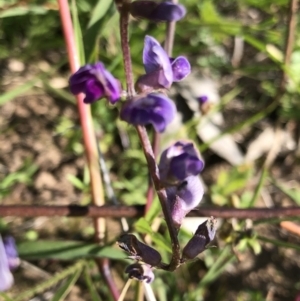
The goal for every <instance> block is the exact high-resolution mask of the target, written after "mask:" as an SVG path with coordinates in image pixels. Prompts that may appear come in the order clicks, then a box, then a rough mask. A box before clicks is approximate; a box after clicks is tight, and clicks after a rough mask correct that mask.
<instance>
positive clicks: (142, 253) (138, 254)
mask: <svg viewBox="0 0 300 301" xmlns="http://www.w3.org/2000/svg"><path fill="white" fill-rule="evenodd" d="M117 244H118V245H119V247H120V248H121V249H123V250H124V251H126V252H127V253H129V254H130V258H132V259H135V260H137V261H143V262H145V263H147V264H149V265H150V266H157V265H158V264H160V262H161V255H160V254H159V253H158V252H157V251H156V250H155V249H153V248H151V247H149V246H147V245H145V244H144V243H142V242H140V241H139V240H138V239H137V238H136V237H135V236H134V235H133V234H123V235H121V237H120V238H119V240H118V241H117Z"/></svg>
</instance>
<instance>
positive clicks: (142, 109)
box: [120, 93, 176, 133]
mask: <svg viewBox="0 0 300 301" xmlns="http://www.w3.org/2000/svg"><path fill="white" fill-rule="evenodd" d="M175 113H176V107H175V104H174V103H173V101H172V100H171V99H169V98H168V97H167V96H165V95H164V94H159V93H150V94H148V95H145V96H141V97H138V98H135V99H133V100H131V101H127V102H126V103H125V104H124V106H123V108H122V109H121V113H120V117H121V119H122V120H124V121H126V122H128V123H130V124H133V125H146V124H152V125H153V127H154V129H155V130H156V131H157V132H160V133H161V132H163V131H164V130H165V128H166V126H167V125H168V124H169V123H170V122H171V121H172V120H173V118H174V117H175Z"/></svg>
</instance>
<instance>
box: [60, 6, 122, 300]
mask: <svg viewBox="0 0 300 301" xmlns="http://www.w3.org/2000/svg"><path fill="white" fill-rule="evenodd" d="M58 4H59V12H60V17H61V22H62V27H63V32H64V36H65V42H66V46H67V52H68V58H69V63H70V69H71V72H72V73H74V72H76V71H77V70H78V69H79V67H80V60H79V55H78V52H77V50H76V46H75V39H74V31H73V25H72V20H71V15H70V9H69V5H68V1H67V0H58ZM76 99H77V106H78V112H79V116H80V122H81V127H82V133H83V142H84V148H85V153H86V157H87V164H88V167H89V172H90V179H91V192H92V202H93V204H94V205H96V206H102V205H104V193H103V186H102V179H101V173H100V168H99V164H98V153H97V151H98V150H97V142H96V137H95V132H94V128H93V122H92V116H91V111H90V107H89V106H87V105H85V104H84V103H83V94H79V95H77V97H76ZM93 222H94V229H95V241H96V242H98V243H103V241H104V238H105V219H104V218H94V219H93ZM96 262H97V265H98V268H99V270H100V271H102V274H103V277H104V279H105V280H106V283H107V285H108V287H109V288H110V291H111V293H112V295H113V297H114V299H115V300H117V299H118V295H119V293H118V292H117V290H116V285H115V284H114V282H113V279H112V277H111V275H110V273H105V271H106V269H108V261H105V260H96Z"/></svg>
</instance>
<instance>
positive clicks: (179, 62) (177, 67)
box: [172, 56, 191, 82]
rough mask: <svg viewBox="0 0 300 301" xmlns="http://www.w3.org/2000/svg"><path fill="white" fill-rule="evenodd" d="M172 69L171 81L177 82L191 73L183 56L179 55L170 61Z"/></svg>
mask: <svg viewBox="0 0 300 301" xmlns="http://www.w3.org/2000/svg"><path fill="white" fill-rule="evenodd" d="M172 71H173V81H174V82H178V81H181V80H182V79H184V78H185V77H187V76H188V75H189V74H190V73H191V65H190V63H189V61H188V60H187V59H186V58H185V57H183V56H179V57H177V58H176V59H175V60H173V62H172Z"/></svg>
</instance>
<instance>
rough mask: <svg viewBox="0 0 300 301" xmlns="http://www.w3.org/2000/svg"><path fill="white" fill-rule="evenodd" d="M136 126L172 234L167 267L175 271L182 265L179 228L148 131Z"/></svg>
mask: <svg viewBox="0 0 300 301" xmlns="http://www.w3.org/2000/svg"><path fill="white" fill-rule="evenodd" d="M136 128H137V132H138V135H139V138H140V141H141V143H142V147H143V151H144V154H145V157H146V160H147V163H148V169H149V172H150V175H151V177H152V181H153V184H154V187H155V189H156V193H157V195H158V198H159V201H160V205H161V208H162V211H163V214H164V217H165V220H166V224H167V227H168V231H169V234H170V238H171V242H172V259H171V262H170V264H169V266H168V268H167V269H168V270H170V271H173V270H175V269H176V268H177V267H178V266H179V265H180V245H179V241H178V238H177V230H176V229H175V227H174V224H173V220H172V217H171V213H170V209H169V206H168V197H167V193H166V190H165V189H164V188H163V187H162V186H161V182H160V176H159V170H158V166H157V165H156V162H155V157H154V153H153V150H152V147H151V143H150V140H149V137H148V135H147V131H146V129H145V127H143V126H137V127H136Z"/></svg>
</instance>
